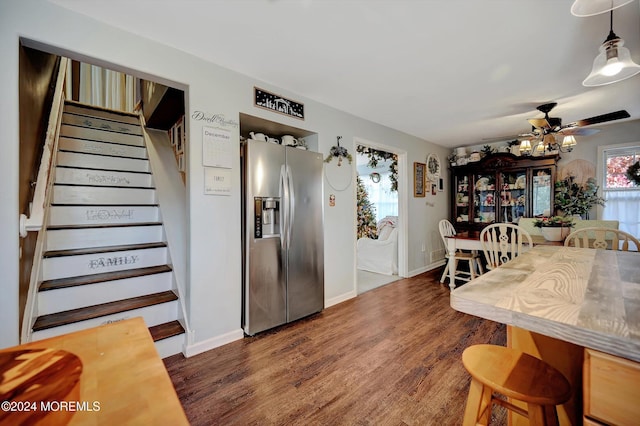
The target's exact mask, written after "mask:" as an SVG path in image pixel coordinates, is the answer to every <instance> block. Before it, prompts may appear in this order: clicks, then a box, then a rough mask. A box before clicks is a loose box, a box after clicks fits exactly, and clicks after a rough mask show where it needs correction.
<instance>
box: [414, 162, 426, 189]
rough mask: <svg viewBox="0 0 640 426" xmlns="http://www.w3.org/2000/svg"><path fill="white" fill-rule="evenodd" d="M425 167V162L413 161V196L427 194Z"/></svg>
mask: <svg viewBox="0 0 640 426" xmlns="http://www.w3.org/2000/svg"><path fill="white" fill-rule="evenodd" d="M425 167H426V165H425V164H424V163H413V196H414V197H424V196H425V189H424V183H425Z"/></svg>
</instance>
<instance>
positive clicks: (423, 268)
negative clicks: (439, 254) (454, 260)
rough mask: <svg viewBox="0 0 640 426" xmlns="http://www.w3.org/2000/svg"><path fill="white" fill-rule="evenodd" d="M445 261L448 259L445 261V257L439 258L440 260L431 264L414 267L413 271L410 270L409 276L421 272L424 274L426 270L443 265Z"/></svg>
mask: <svg viewBox="0 0 640 426" xmlns="http://www.w3.org/2000/svg"><path fill="white" fill-rule="evenodd" d="M445 263H446V261H445V259H443V260H439V261H437V262H435V263H432V264H430V265H427V266H423V267H422V268H419V269H414V270H412V271H409V276H408V277H407V278H411V277H415V276H416V275H420V274H423V273H425V272H429V271H433V270H434V269H436V268H439V267H441V266H443V265H444V264H445Z"/></svg>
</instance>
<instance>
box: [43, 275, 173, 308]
mask: <svg viewBox="0 0 640 426" xmlns="http://www.w3.org/2000/svg"><path fill="white" fill-rule="evenodd" d="M172 287H173V280H172V275H171V272H164V273H162V274H153V275H145V276H143V277H134V278H127V279H122V280H115V281H106V282H101V283H96V284H86V285H80V286H75V287H66V288H60V289H55V290H47V291H40V292H38V314H39V315H47V314H52V313H55V312H63V311H68V310H71V309H77V308H83V307H85V306H92V305H99V304H101V303H108V302H114V301H116V300H123V299H128V298H131V297H137V296H144V295H146V294H153V293H159V292H161V291H166V290H171V289H172Z"/></svg>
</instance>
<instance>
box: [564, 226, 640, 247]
mask: <svg viewBox="0 0 640 426" xmlns="http://www.w3.org/2000/svg"><path fill="white" fill-rule="evenodd" d="M630 243H631V244H630ZM564 245H565V246H566V247H584V248H593V249H605V250H622V251H640V242H639V241H638V239H637V238H636V237H634V236H633V235H631V234H629V233H628V232H624V231H621V230H619V229H611V228H597V227H593V228H582V229H578V230H577V231H573V232H572V233H571V234H569V236H567V239H566V240H564Z"/></svg>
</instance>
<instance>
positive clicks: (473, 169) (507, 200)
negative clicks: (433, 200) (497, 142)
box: [451, 153, 559, 230]
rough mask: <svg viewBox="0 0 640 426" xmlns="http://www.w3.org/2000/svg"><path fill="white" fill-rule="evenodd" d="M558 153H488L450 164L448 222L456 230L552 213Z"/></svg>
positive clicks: (512, 221)
mask: <svg viewBox="0 0 640 426" xmlns="http://www.w3.org/2000/svg"><path fill="white" fill-rule="evenodd" d="M558 159H559V157H558V155H548V156H544V157H518V156H515V155H513V154H510V153H498V154H490V155H488V156H486V157H484V158H483V159H481V160H480V161H476V162H471V163H468V164H466V165H464V166H453V167H452V169H451V176H452V180H453V182H452V185H451V188H452V208H451V212H452V213H451V222H452V223H453V224H454V226H455V227H456V229H458V230H468V229H476V230H478V229H482V228H483V227H485V226H487V225H489V224H491V223H495V222H508V223H517V222H518V220H519V219H520V218H521V217H539V216H549V215H551V214H553V197H554V182H555V181H556V163H557V161H558Z"/></svg>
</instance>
